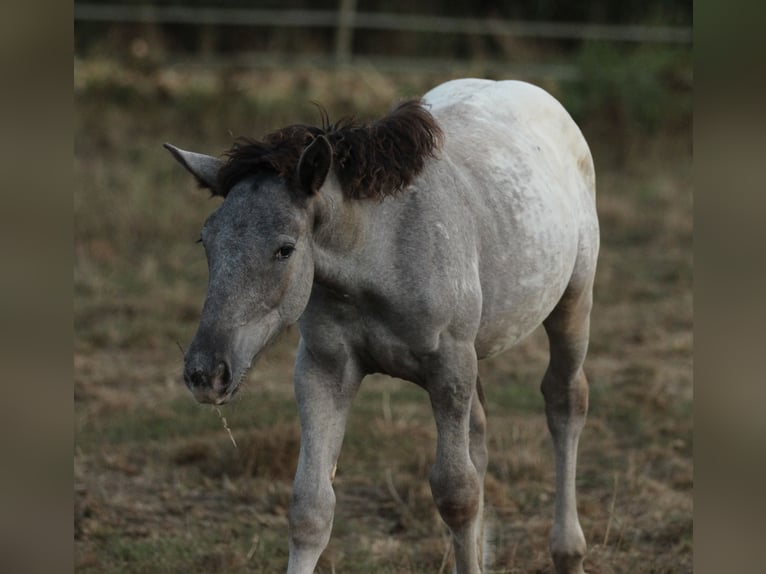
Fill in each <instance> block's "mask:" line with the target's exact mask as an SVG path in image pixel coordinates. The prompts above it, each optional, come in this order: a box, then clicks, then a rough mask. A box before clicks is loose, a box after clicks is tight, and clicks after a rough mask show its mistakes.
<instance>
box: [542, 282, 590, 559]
mask: <svg viewBox="0 0 766 574" xmlns="http://www.w3.org/2000/svg"><path fill="white" fill-rule="evenodd" d="M591 305H592V283H589V284H588V286H587V288H585V289H581V290H575V289H573V288H572V287H571V286H570V288H569V289H568V291H567V293H565V294H564V297H562V299H561V301H560V302H559V303H558V305H557V306H556V308H555V309H554V310H553V312H552V313H551V314H550V315H549V316H548V318H547V319H546V320H545V321H544V323H543V324H544V326H545V330H546V333H547V334H548V340H549V342H550V361H549V364H548V368H547V370H546V372H545V376H544V377H543V381H542V386H541V388H542V393H543V396H544V397H545V414H546V418H547V422H548V429H549V430H550V433H551V436H552V438H553V446H554V452H555V462H556V500H555V516H554V524H553V530H552V532H551V539H550V550H551V555H552V557H553V562H554V565H555V569H556V574H583V573H584V570H583V558H584V556H585V550H586V543H585V536H584V535H583V532H582V528H581V527H580V522H579V519H578V517H577V504H576V496H575V474H576V466H577V445H578V441H579V437H580V432H581V431H582V428H583V426H584V424H585V417H586V415H587V412H588V382H587V380H586V378H585V373H584V372H583V368H582V366H583V362H584V361H585V355H586V353H587V349H588V337H589V329H590V310H591Z"/></svg>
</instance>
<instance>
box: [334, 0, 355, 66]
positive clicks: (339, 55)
mask: <svg viewBox="0 0 766 574" xmlns="http://www.w3.org/2000/svg"><path fill="white" fill-rule="evenodd" d="M355 14H356V0H340V7H339V8H338V27H337V29H336V32H335V64H336V65H337V66H343V65H346V64H349V63H350V62H351V42H352V40H353V34H354V16H355Z"/></svg>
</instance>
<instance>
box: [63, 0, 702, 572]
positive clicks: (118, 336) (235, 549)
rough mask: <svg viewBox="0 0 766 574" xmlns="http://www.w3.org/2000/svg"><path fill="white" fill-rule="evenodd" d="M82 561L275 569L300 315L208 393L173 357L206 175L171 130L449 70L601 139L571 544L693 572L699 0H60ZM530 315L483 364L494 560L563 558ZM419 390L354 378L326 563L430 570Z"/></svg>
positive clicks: (312, 116) (540, 351)
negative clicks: (199, 176)
mask: <svg viewBox="0 0 766 574" xmlns="http://www.w3.org/2000/svg"><path fill="white" fill-rule="evenodd" d="M74 17H75V22H74V40H75V51H74V93H75V96H74V97H75V114H74V148H75V159H74V177H75V196H74V217H75V220H74V223H75V261H74V291H75V306H74V326H75V342H74V348H75V349H74V351H75V354H74V376H75V431H76V435H75V459H74V471H75V472H74V476H75V523H74V528H75V565H76V569H77V571H78V572H80V571H81V572H200V573H201V572H275V571H281V570H283V569H284V567H285V565H286V560H287V519H286V509H287V504H288V501H289V495H290V488H291V481H292V474H293V472H294V469H295V463H296V461H297V453H298V446H299V443H298V423H297V416H296V413H295V406H294V402H293V396H292V392H293V391H292V361H293V358H294V349H295V344H296V341H297V336H298V335H297V330H296V329H291V330H290V331H288V332H287V333H286V334H285V336H284V337H283V338H282V340H281V341H280V343H279V344H277V345H276V346H275V347H274V348H273V349H272V350H271V351H270V353H269V354H268V355H267V356H266V357H264V359H263V361H262V362H261V363H260V364H258V365H257V366H256V367H255V368H254V369H253V371H252V373H251V374H250V376H249V377H248V382H247V386H246V388H245V390H244V391H243V392H242V393H240V395H239V398H238V400H237V401H235V402H234V404H232V405H229V406H226V407H225V408H224V409H222V410H221V413H220V415H222V416H223V417H226V422H227V425H228V427H229V428H230V429H231V432H232V436H233V437H234V439H235V440H236V447H235V445H234V444H233V443H232V441H231V438H230V436H229V434H228V432H227V431H226V429H225V426H224V424H223V421H222V419H221V418H220V416H219V413H217V412H216V411H215V410H211V409H210V408H209V407H203V406H201V405H197V404H196V403H194V401H193V399H192V398H191V395H190V394H189V393H188V391H186V389H185V388H184V386H183V383H182V381H181V363H182V360H181V359H182V353H181V350H180V348H179V347H181V346H186V345H187V344H188V342H189V341H190V340H191V338H192V336H193V334H194V331H195V329H196V323H197V320H198V317H199V312H200V310H201V306H202V301H203V298H204V293H205V288H206V282H207V267H206V263H205V258H204V253H203V251H202V248H201V247H200V246H199V245H196V244H195V241H196V239H197V237H198V233H199V228H200V226H201V224H202V222H203V221H204V219H205V218H206V216H207V215H208V214H209V213H210V212H211V211H212V210H213V209H215V207H216V206H217V205H218V202H219V201H220V200H219V199H211V198H208V196H207V193H206V192H203V191H201V190H198V189H196V187H195V184H194V182H193V181H192V180H191V178H190V177H189V176H188V174H186V173H185V172H184V171H183V170H182V169H181V168H180V167H179V166H178V165H177V164H176V163H175V162H174V161H173V160H172V159H171V158H170V156H169V155H168V154H167V152H165V150H163V149H162V147H161V144H162V143H163V142H165V141H170V142H171V143H174V144H175V145H178V146H180V147H183V148H185V149H192V150H195V151H200V152H204V153H209V154H212V155H218V154H220V153H221V152H223V151H224V150H225V149H226V148H228V146H229V145H230V144H231V142H232V140H233V139H234V138H235V137H237V136H240V135H248V136H261V135H263V134H264V133H266V132H268V131H269V130H272V129H275V128H278V127H280V126H283V125H286V124H289V123H296V122H308V123H318V122H319V121H320V119H319V117H318V114H317V110H316V107H315V106H314V105H313V104H312V102H314V101H316V102H319V103H321V104H322V105H323V106H324V107H325V108H327V110H328V111H329V113H330V117H331V119H337V118H339V117H342V116H345V115H350V114H353V115H356V116H358V117H361V118H369V117H374V116H376V115H379V114H381V113H383V112H385V111H386V110H387V109H388V108H389V107H390V106H391V105H392V104H393V103H394V102H396V101H397V100H398V99H401V98H403V97H408V96H415V95H420V94H423V93H424V92H426V91H427V90H428V89H430V88H431V87H433V86H435V85H437V84H439V83H441V82H443V81H445V80H448V79H451V78H457V77H465V76H474V77H488V78H493V79H510V78H512V79H522V80H526V81H530V82H533V83H536V84H538V85H541V86H542V87H544V88H546V89H547V90H549V91H550V92H551V93H553V94H554V95H555V96H556V97H557V98H559V99H560V100H561V101H562V103H563V104H564V105H565V107H566V108H567V109H568V110H569V111H570V113H571V114H572V116H573V117H574V118H575V120H576V121H577V122H578V124H579V125H580V126H581V129H582V130H583V132H584V134H585V136H586V139H587V140H588V141H589V143H590V145H591V149H592V151H593V155H594V160H595V164H596V171H597V186H598V204H599V205H598V207H599V212H600V218H601V225H602V252H601V258H600V267H599V273H598V276H597V283H596V308H595V310H594V314H593V324H592V341H591V351H590V355H589V360H588V362H587V363H586V372H587V373H588V375H589V379H590V383H591V412H590V418H589V422H588V425H587V427H586V430H585V432H584V434H583V438H582V441H581V448H580V451H581V452H580V467H579V473H578V488H579V507H580V512H581V522H582V525H583V529H584V531H585V534H586V537H587V539H588V542H589V545H590V551H589V554H588V558H587V560H586V568H588V571H589V572H591V573H592V574H599V573H607V572H615V573H622V572H657V573H660V572H691V571H692V546H691V542H692V507H693V505H692V491H693V474H694V473H693V464H692V456H691V454H692V448H693V438H692V333H691V330H692V294H691V284H692V255H691V244H692V183H691V151H692V145H691V118H692V98H691V93H692V84H693V75H692V44H691V30H690V26H691V22H692V8H691V2H690V1H667V0H665V1H653V2H652V1H649V2H647V1H644V2H635V1H615V0H601V1H593V2H580V3H563V2H560V3H553V2H539V1H538V2H532V1H522V2H514V3H505V4H502V3H492V2H470V3H469V2H467V1H457V2H455V1H452V2H443V1H436V0H432V1H428V2H419V3H417V6H415V5H414V4H413V3H411V2H402V1H396V2H385V3H384V2H373V1H370V2H361V1H355V0H339V1H337V2H333V1H330V0H326V1H323V2H311V3H309V2H299V1H295V0H283V1H281V2H244V1H239V2H236V1H229V2H212V1H209V0H208V1H207V2H205V1H189V2H184V3H179V2H162V3H154V4H152V5H148V4H145V3H140V2H118V1H114V0H112V1H108V2H88V3H81V2H75V4H74ZM546 361H547V342H546V339H545V336H544V334H543V333H542V332H537V333H535V334H534V335H533V336H532V337H531V338H530V339H529V340H528V341H526V342H525V343H523V344H522V345H520V346H519V347H518V348H516V349H514V350H512V351H510V352H508V353H506V354H504V355H502V356H500V357H497V358H495V359H493V360H491V361H488V362H486V363H484V364H482V366H481V374H482V378H483V380H484V381H485V386H486V394H487V399H488V404H489V447H490V467H489V474H488V477H487V483H486V499H487V505H488V507H489V513H490V528H491V540H490V544H489V549H490V552H491V561H490V566H491V569H492V571H493V572H514V573H515V572H518V573H528V572H551V566H550V564H549V558H548V551H547V537H548V533H549V529H550V524H551V519H552V513H553V509H552V503H553V492H554V485H553V462H552V449H551V445H550V440H549V438H548V433H547V429H546V426H545V420H544V415H543V403H542V397H541V395H540V392H539V381H540V379H541V377H542V374H543V372H544V370H545V365H546ZM434 437H435V431H434V427H433V423H432V421H431V415H430V408H429V404H428V399H427V396H426V395H425V393H422V392H421V391H420V390H419V389H417V388H416V387H414V386H413V385H410V384H408V383H405V382H402V381H397V380H393V379H389V378H385V377H370V378H369V379H368V380H367V381H366V382H365V384H364V385H363V388H362V392H361V393H360V395H359V397H358V399H357V401H356V403H355V408H354V410H353V411H352V416H351V418H350V420H349V427H348V432H347V436H346V441H345V445H344V450H343V453H342V455H341V458H340V461H339V468H338V475H337V478H336V482H335V487H336V493H337V496H338V508H337V512H336V521H335V527H334V532H333V539H332V541H331V543H330V546H329V547H328V549H327V551H326V552H325V554H324V555H323V557H322V559H321V561H320V564H319V571H320V572H334V571H338V572H392V573H393V572H396V573H399V572H401V573H416V572H446V571H449V570H450V569H451V559H452V558H451V556H450V555H449V544H448V539H447V533H446V529H445V528H444V527H443V525H442V524H441V521H440V518H439V516H438V513H437V512H436V509H435V507H434V505H433V503H432V501H431V497H430V491H429V488H428V481H427V475H428V471H429V468H430V465H431V462H432V460H433V450H434Z"/></svg>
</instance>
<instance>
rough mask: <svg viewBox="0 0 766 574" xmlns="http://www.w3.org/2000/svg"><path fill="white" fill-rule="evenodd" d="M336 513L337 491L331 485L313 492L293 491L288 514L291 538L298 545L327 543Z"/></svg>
mask: <svg viewBox="0 0 766 574" xmlns="http://www.w3.org/2000/svg"><path fill="white" fill-rule="evenodd" d="M334 514H335V492H334V491H333V489H332V487H331V486H328V487H327V488H324V489H321V490H318V491H315V492H312V493H311V494H308V493H305V492H300V491H297V490H295V491H293V496H292V499H291V500H290V512H289V516H288V520H289V524H290V538H291V540H292V542H293V543H294V544H295V545H297V546H311V547H316V546H321V547H322V548H323V547H324V546H326V545H327V543H328V541H329V539H330V531H331V530H332V522H333V516H334Z"/></svg>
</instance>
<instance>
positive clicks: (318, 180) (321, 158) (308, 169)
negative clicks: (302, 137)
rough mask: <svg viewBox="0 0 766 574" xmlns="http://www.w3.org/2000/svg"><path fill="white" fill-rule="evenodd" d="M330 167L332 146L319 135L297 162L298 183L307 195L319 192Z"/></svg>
mask: <svg viewBox="0 0 766 574" xmlns="http://www.w3.org/2000/svg"><path fill="white" fill-rule="evenodd" d="M331 167H332V145H331V144H330V142H329V140H328V139H327V138H326V137H324V136H322V135H320V136H317V137H315V138H314V141H313V142H311V143H310V144H309V145H308V147H306V149H304V150H303V153H302V154H301V159H300V160H299V161H298V181H299V182H300V185H301V189H303V190H304V191H305V192H306V193H308V194H313V193H316V192H317V191H319V188H320V187H322V184H323V183H324V180H325V179H326V178H327V174H328V173H329V171H330V168H331Z"/></svg>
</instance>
